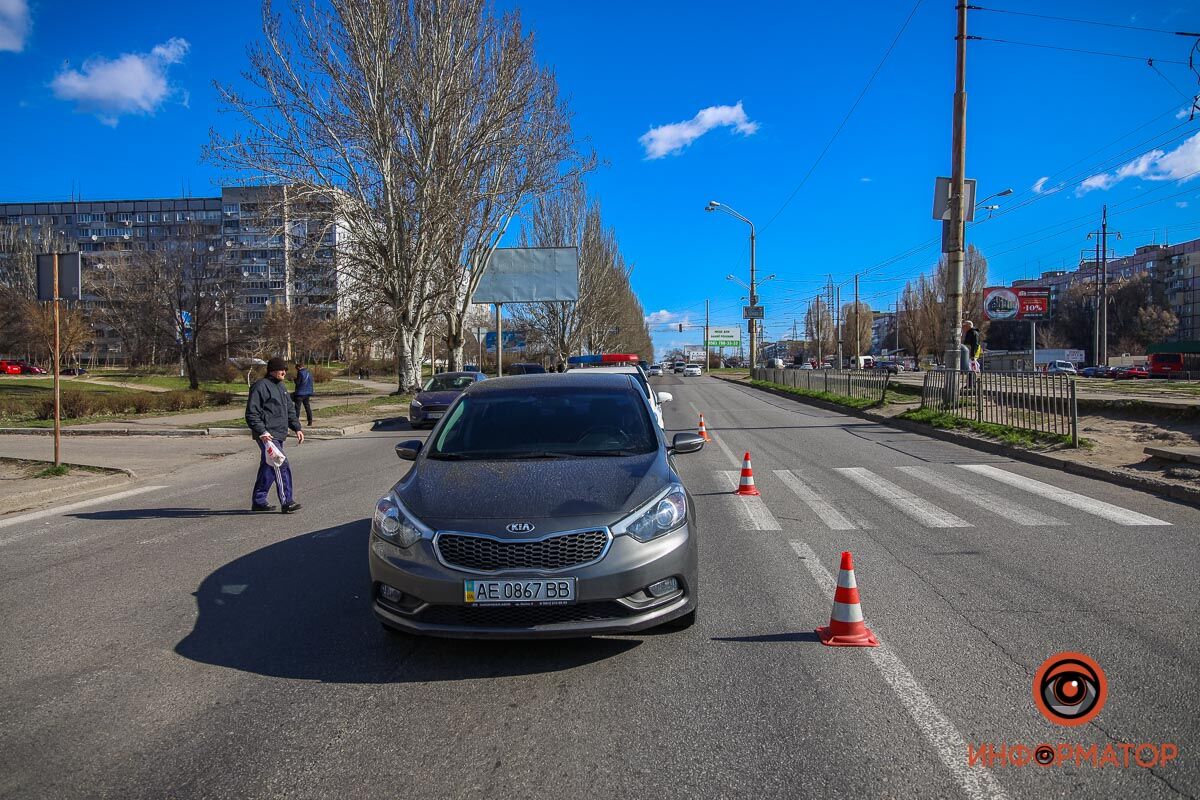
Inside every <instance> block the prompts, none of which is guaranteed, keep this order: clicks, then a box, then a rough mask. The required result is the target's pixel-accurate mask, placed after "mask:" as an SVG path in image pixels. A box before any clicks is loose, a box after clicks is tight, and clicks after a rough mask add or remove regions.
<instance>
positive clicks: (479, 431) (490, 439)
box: [427, 387, 658, 460]
mask: <svg viewBox="0 0 1200 800" xmlns="http://www.w3.org/2000/svg"><path fill="white" fill-rule="evenodd" d="M657 448H658V438H657V436H656V435H655V434H654V430H653V428H652V427H651V423H650V417H649V415H648V413H647V409H646V404H645V402H644V401H642V400H641V399H640V398H639V397H638V396H637V395H636V394H634V393H633V392H632V391H623V390H619V389H616V390H614V389H583V388H580V389H570V388H567V387H563V388H561V389H557V388H556V389H543V390H539V391H537V392H535V393H530V392H521V393H516V392H514V393H511V394H509V393H507V392H505V393H500V392H494V393H484V394H480V395H475V396H472V395H469V394H468V395H465V396H463V397H462V398H460V400H459V402H458V404H457V405H455V407H454V409H453V410H452V411H451V413H450V416H449V417H447V418H446V420H445V422H444V423H443V424H442V429H441V431H440V432H439V434H438V436H437V439H436V441H435V442H434V443H433V447H432V448H430V449H429V450H428V451H427V453H428V457H429V458H435V459H438V458H440V459H448V460H450V459H455V460H457V459H495V458H556V457H562V458H569V457H573V456H624V455H638V454H644V453H651V452H653V451H654V450H656V449H657Z"/></svg>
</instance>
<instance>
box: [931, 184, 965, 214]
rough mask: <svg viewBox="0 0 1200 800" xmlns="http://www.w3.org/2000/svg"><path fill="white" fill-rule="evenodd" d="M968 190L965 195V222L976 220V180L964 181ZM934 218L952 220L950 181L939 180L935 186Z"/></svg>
mask: <svg viewBox="0 0 1200 800" xmlns="http://www.w3.org/2000/svg"><path fill="white" fill-rule="evenodd" d="M964 184H965V186H966V188H965V189H964V191H963V194H965V195H966V198H965V199H964V201H963V222H971V221H972V220H974V219H975V179H974V178H967V179H966V180H965V181H964ZM933 218H934V219H941V220H946V221H949V219H950V179H949V178H938V179H937V180H936V182H935V183H934V185H933Z"/></svg>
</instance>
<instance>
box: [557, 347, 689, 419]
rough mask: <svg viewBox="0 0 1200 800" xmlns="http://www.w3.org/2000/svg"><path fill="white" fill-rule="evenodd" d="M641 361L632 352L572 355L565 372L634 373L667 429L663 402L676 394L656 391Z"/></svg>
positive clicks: (656, 415)
mask: <svg viewBox="0 0 1200 800" xmlns="http://www.w3.org/2000/svg"><path fill="white" fill-rule="evenodd" d="M640 361H641V359H640V358H639V357H638V356H637V355H636V354H631V353H594V354H592V355H586V356H571V357H570V358H568V359H567V365H568V367H567V371H566V372H565V373H564V374H565V375H572V374H574V375H580V374H597V373H601V372H615V373H619V374H628V375H633V376H634V378H635V379H636V380H637V382H638V385H639V386H641V387H642V393H643V394H644V395H645V397H646V402H647V403H648V404H649V405H650V410H651V411H652V412H654V418H655V420H657V422H658V427H660V428H662V429H663V430H666V429H667V426H666V423H665V422H664V421H663V411H662V407H663V403H669V402H671V401H672V400H674V399H675V396H674V395H672V394H671V393H670V392H656V391H654V389H652V388H651V387H650V382H649V381H648V380H647V379H646V373H645V371H643V370H642V367H641V365H640Z"/></svg>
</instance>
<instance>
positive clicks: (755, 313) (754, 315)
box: [742, 306, 763, 319]
mask: <svg viewBox="0 0 1200 800" xmlns="http://www.w3.org/2000/svg"><path fill="white" fill-rule="evenodd" d="M762 318H763V307H762V306H742V319H762Z"/></svg>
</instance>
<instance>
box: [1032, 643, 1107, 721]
mask: <svg viewBox="0 0 1200 800" xmlns="http://www.w3.org/2000/svg"><path fill="white" fill-rule="evenodd" d="M1107 699H1108V680H1107V679H1106V678H1105V677H1104V670H1102V669H1100V665H1099V664H1097V663H1096V662H1095V661H1093V660H1092V659H1091V658H1089V657H1088V656H1085V655H1084V654H1083V653H1056V654H1055V655H1052V656H1050V658H1048V659H1046V660H1045V661H1044V662H1043V663H1042V665H1041V666H1040V667H1038V671H1037V674H1036V675H1034V676H1033V702H1034V705H1036V706H1037V709H1038V711H1040V712H1042V716H1044V717H1045V718H1046V719H1048V720H1050V721H1051V722H1053V723H1054V724H1056V725H1067V726H1072V727H1073V726H1075V725H1082V724H1084V723H1085V722H1088V721H1089V720H1091V719H1092V718H1093V717H1095V716H1096V715H1097V714H1099V713H1100V709H1102V708H1104V701H1105V700H1107Z"/></svg>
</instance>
